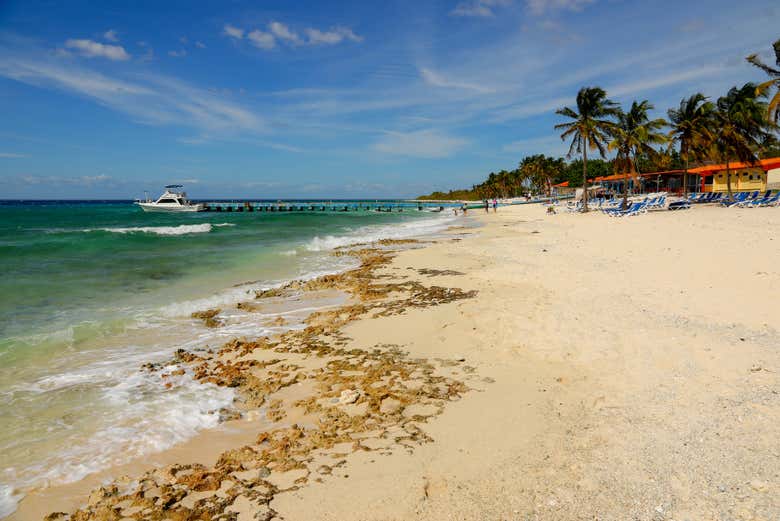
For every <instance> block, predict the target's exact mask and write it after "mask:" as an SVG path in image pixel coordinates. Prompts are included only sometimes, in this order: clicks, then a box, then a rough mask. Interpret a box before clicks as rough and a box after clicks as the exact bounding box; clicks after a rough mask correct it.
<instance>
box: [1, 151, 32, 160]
mask: <svg viewBox="0 0 780 521" xmlns="http://www.w3.org/2000/svg"><path fill="white" fill-rule="evenodd" d="M22 157H27V156H26V155H25V154H14V153H13V152H0V158H3V159H19V158H22Z"/></svg>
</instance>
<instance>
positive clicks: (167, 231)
mask: <svg viewBox="0 0 780 521" xmlns="http://www.w3.org/2000/svg"><path fill="white" fill-rule="evenodd" d="M223 226H235V224H233V223H218V224H211V223H203V224H181V225H179V226H131V227H127V228H86V229H84V230H81V231H83V232H111V233H153V234H155V235H187V234H190V233H208V232H210V231H211V229H212V228H216V227H223Z"/></svg>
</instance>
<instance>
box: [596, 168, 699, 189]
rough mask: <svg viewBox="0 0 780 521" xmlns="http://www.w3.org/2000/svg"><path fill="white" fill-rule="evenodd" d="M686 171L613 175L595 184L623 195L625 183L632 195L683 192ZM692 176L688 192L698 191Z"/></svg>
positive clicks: (601, 178) (600, 179) (598, 178)
mask: <svg viewBox="0 0 780 521" xmlns="http://www.w3.org/2000/svg"><path fill="white" fill-rule="evenodd" d="M684 174H685V171H684V170H666V171H664V172H647V173H643V174H613V175H606V176H600V177H597V178H595V179H594V180H593V182H595V183H597V184H599V185H601V186H602V187H603V188H604V190H606V191H608V192H614V193H623V191H624V189H625V183H628V191H629V192H631V193H648V192H669V193H678V192H682V186H683V176H684ZM693 182H694V181H693V180H692V178H691V176H689V179H688V191H696V187H695V186H694V184H693Z"/></svg>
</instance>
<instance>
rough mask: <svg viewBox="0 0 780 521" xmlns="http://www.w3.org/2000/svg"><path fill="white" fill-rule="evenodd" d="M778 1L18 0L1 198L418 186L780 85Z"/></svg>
mask: <svg viewBox="0 0 780 521" xmlns="http://www.w3.org/2000/svg"><path fill="white" fill-rule="evenodd" d="M777 38H780V4H777V2H776V0H754V1H750V0H747V1H743V2H733V1H732V2H727V1H721V0H712V1H679V0H675V1H667V0H658V1H654V2H646V1H642V2H638V1H637V2H634V1H629V0H462V1H458V0H453V1H425V0H417V1H395V0H385V1H381V2H373V1H355V2H349V1H342V2H334V1H329V0H320V1H295V2H291V1H289V0H288V1H254V2H242V1H238V0H224V1H209V2H196V1H193V0H188V1H169V2H159V1H145V0H138V1H134V2H110V1H101V2H82V1H78V0H70V1H68V2H56V1H35V0H24V1H21V0H19V1H17V0H0V114H1V115H2V116H1V117H0V199H16V198H38V199H42V198H43V199H48V198H58V199H68V198H118V199H130V198H134V197H139V196H142V195H143V192H144V190H148V191H149V192H150V193H151V194H154V195H156V194H157V193H158V192H160V189H161V188H162V186H163V185H164V184H168V183H183V184H185V188H186V189H187V191H188V192H189V194H190V196H191V197H193V198H209V197H236V198H241V197H246V198H250V197H251V198H284V197H300V198H321V197H333V198H337V197H343V198H349V197H369V198H373V197H383V198H384V197H413V196H416V195H420V194H423V193H428V192H431V191H432V190H449V189H454V188H463V187H469V186H471V185H472V184H475V183H478V182H480V181H482V180H483V179H484V177H485V176H486V175H487V174H488V173H489V172H491V171H498V170H501V169H507V170H509V169H513V168H515V167H516V166H517V164H518V162H519V161H520V160H521V159H522V158H523V157H524V156H526V155H531V154H535V153H545V154H550V155H556V156H561V155H564V154H565V153H566V152H567V150H568V147H567V145H566V144H565V143H562V142H561V139H560V137H559V136H558V134H557V133H556V132H555V131H554V130H553V126H554V125H555V124H556V123H560V122H562V120H561V119H560V117H559V116H556V115H555V109H557V108H560V107H562V106H565V105H569V106H572V105H574V98H575V96H576V93H577V91H578V89H579V88H580V87H583V86H590V85H598V86H601V87H602V88H604V89H606V90H607V93H608V95H609V96H610V97H611V98H612V99H614V100H616V101H618V102H620V103H622V104H624V105H626V104H630V103H631V101H632V100H634V99H637V100H642V99H648V100H650V101H651V103H653V104H654V105H655V107H656V111H655V112H656V113H657V115H658V116H664V115H665V113H666V110H667V109H668V108H669V107H672V106H674V105H676V104H678V103H679V101H680V99H681V98H682V97H684V96H688V95H690V94H693V93H694V92H697V91H699V92H703V93H704V94H705V95H707V96H711V97H713V98H716V97H717V96H720V95H722V94H724V93H725V92H726V91H727V90H728V88H730V87H731V86H734V85H742V84H744V83H745V82H747V81H760V80H762V79H764V76H763V73H762V72H761V71H759V70H758V69H756V68H754V67H752V66H751V65H749V64H748V63H746V62H745V59H744V58H745V56H747V55H748V54H751V53H754V52H758V53H760V55H762V56H763V57H764V58H765V59H766V60H767V61H773V60H771V59H770V58H771V57H770V51H771V44H772V42H773V41H774V40H776V39H777Z"/></svg>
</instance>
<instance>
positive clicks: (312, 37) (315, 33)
mask: <svg viewBox="0 0 780 521" xmlns="http://www.w3.org/2000/svg"><path fill="white" fill-rule="evenodd" d="M306 35H307V36H308V37H309V44H311V45H323V44H325V45H334V44H337V43H341V42H342V41H344V40H350V41H353V42H362V41H363V37H362V36H358V35H357V34H355V33H354V32H353V31H352V29H350V28H349V27H334V28H332V29H330V30H328V31H320V30H318V29H312V28H309V29H306Z"/></svg>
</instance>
